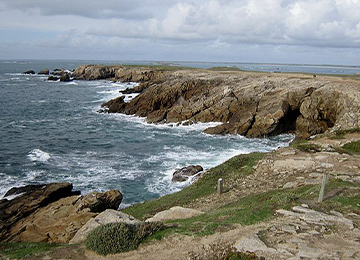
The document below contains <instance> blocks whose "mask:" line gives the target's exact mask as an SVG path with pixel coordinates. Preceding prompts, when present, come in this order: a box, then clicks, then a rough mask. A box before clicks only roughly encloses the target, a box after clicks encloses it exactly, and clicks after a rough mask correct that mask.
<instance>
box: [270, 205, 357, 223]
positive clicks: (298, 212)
mask: <svg viewBox="0 0 360 260" xmlns="http://www.w3.org/2000/svg"><path fill="white" fill-rule="evenodd" d="M292 209H293V211H289V210H284V209H279V210H277V211H276V212H277V213H279V214H282V215H284V216H288V217H294V218H299V219H302V220H304V221H306V222H308V223H312V224H319V225H325V224H327V223H328V222H337V223H341V224H343V225H346V226H348V227H349V228H350V229H353V228H354V224H353V222H352V220H350V219H347V218H345V217H343V216H340V215H339V214H338V213H336V214H333V215H329V214H325V213H323V212H319V211H315V210H312V209H309V208H304V207H301V206H296V207H293V208H292Z"/></svg>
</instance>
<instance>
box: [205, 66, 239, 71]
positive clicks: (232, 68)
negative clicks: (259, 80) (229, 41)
mask: <svg viewBox="0 0 360 260" xmlns="http://www.w3.org/2000/svg"><path fill="white" fill-rule="evenodd" d="M208 70H211V71H244V70H242V69H240V68H238V67H226V66H225V67H212V68H209V69H208Z"/></svg>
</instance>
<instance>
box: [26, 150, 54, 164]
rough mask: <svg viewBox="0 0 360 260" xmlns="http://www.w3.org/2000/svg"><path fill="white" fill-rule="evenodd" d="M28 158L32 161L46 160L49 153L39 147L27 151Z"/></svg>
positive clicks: (48, 157)
mask: <svg viewBox="0 0 360 260" xmlns="http://www.w3.org/2000/svg"><path fill="white" fill-rule="evenodd" d="M28 158H29V159H30V161H33V162H43V163H44V162H47V161H48V160H49V159H50V155H49V154H48V153H47V152H44V151H41V150H40V149H33V150H31V151H30V152H29V154H28Z"/></svg>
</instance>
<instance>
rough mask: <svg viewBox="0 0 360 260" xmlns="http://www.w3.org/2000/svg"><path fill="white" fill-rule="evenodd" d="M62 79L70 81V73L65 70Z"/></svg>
mask: <svg viewBox="0 0 360 260" xmlns="http://www.w3.org/2000/svg"><path fill="white" fill-rule="evenodd" d="M60 81H62V82H70V81H71V78H70V74H69V73H67V72H64V73H63V74H61V76H60Z"/></svg>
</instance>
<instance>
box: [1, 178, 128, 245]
mask: <svg viewBox="0 0 360 260" xmlns="http://www.w3.org/2000/svg"><path fill="white" fill-rule="evenodd" d="M16 194H19V196H18V197H16V198H14V199H12V200H7V199H4V200H1V202H0V232H1V233H0V235H1V240H2V241H5V242H9V241H22V242H24V241H26V242H54V243H67V242H68V241H69V240H70V239H71V238H72V237H73V236H74V235H75V233H76V232H77V231H78V230H79V229H80V228H81V227H82V226H83V225H84V224H85V223H86V222H87V221H88V220H89V219H91V218H93V217H95V216H96V215H97V214H98V213H99V212H101V211H104V210H106V209H108V208H112V209H117V208H118V207H119V205H120V203H121V200H122V194H121V193H120V192H119V191H116V190H114V191H108V192H105V193H99V192H93V193H90V194H87V195H86V196H80V195H79V194H80V192H73V191H72V184H70V183H53V184H48V185H31V186H26V187H22V188H18V189H12V190H10V191H9V192H8V193H7V194H6V196H10V195H16Z"/></svg>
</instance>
